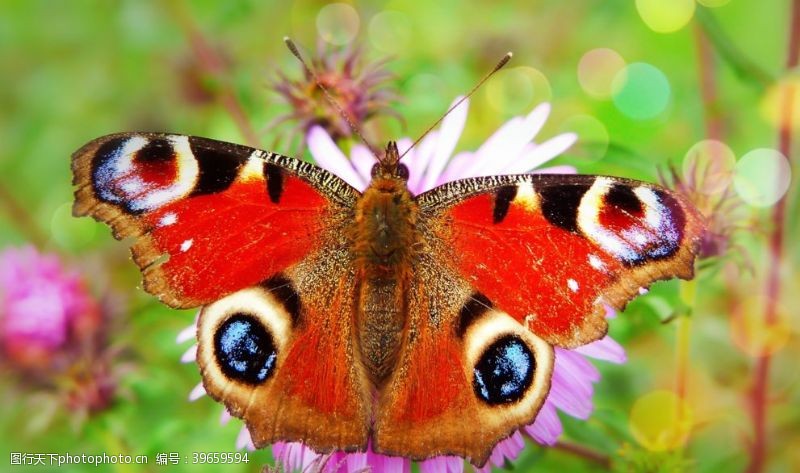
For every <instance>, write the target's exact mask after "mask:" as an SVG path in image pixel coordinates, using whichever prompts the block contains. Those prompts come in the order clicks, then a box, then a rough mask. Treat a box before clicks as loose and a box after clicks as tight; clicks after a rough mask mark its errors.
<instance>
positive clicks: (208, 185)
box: [73, 133, 358, 308]
mask: <svg viewBox="0 0 800 473" xmlns="http://www.w3.org/2000/svg"><path fill="white" fill-rule="evenodd" d="M73 172H74V176H75V178H74V183H75V184H76V185H77V187H78V188H77V190H76V192H75V205H74V207H73V213H74V214H75V215H76V216H80V215H91V216H93V217H94V218H95V219H97V220H101V221H103V222H105V223H107V224H109V225H110V226H111V228H112V229H113V232H114V236H115V237H116V238H117V239H122V238H127V237H133V238H134V242H133V246H132V248H131V251H132V253H133V259H134V261H135V262H136V264H138V265H139V267H140V268H141V269H142V272H143V273H144V288H145V289H146V290H147V291H148V292H150V293H152V294H154V295H156V296H157V297H159V299H161V300H162V301H163V302H164V303H166V304H168V305H170V306H172V307H176V308H187V307H196V306H199V305H203V304H207V303H210V302H213V301H215V300H217V299H219V298H220V297H222V296H224V295H226V294H230V293H232V292H234V291H236V290H239V289H242V288H244V287H249V286H253V285H255V284H257V283H260V282H261V281H264V280H266V279H268V278H269V277H271V276H272V275H274V274H277V273H279V272H280V271H282V270H284V269H286V268H287V267H289V266H291V265H292V264H295V263H297V262H298V261H300V260H301V259H302V258H303V257H304V256H305V255H306V254H307V253H308V252H309V250H310V249H314V246H315V245H317V246H318V245H319V242H321V241H322V240H321V238H319V236H320V235H319V234H320V233H321V231H322V229H324V228H326V227H325V225H326V223H325V222H327V221H330V220H331V218H332V217H333V216H336V215H338V214H340V213H342V212H347V209H351V208H352V206H353V204H354V202H355V200H356V198H357V196H358V192H357V191H356V190H355V189H353V188H351V187H350V186H349V185H347V184H346V183H345V182H344V181H342V180H341V179H339V178H337V177H336V176H334V175H332V174H330V173H328V172H326V171H324V170H323V169H320V168H318V167H316V166H313V165H312V164H310V163H305V162H303V161H298V160H296V159H292V158H289V157H286V156H281V155H277V154H274V153H268V152H264V151H261V150H255V149H252V148H248V147H246V146H240V145H234V144H230V143H224V142H220V141H215V140H210V139H206V138H197V137H189V136H182V135H168V134H156V133H123V134H117V135H108V136H105V137H102V138H98V139H96V140H94V141H92V142H90V143H88V144H87V145H86V146H84V147H83V148H81V149H80V150H78V151H77V152H76V153H75V154H74V155H73Z"/></svg>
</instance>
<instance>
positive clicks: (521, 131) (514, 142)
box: [476, 103, 550, 175]
mask: <svg viewBox="0 0 800 473" xmlns="http://www.w3.org/2000/svg"><path fill="white" fill-rule="evenodd" d="M548 115H550V104H549V103H543V104H540V105H539V106H538V107H536V108H534V109H533V111H531V113H529V114H528V115H527V116H526V117H525V118H524V119H523V120H522V123H521V124H520V125H519V126H518V127H514V128H512V129H511V130H509V134H508V136H506V137H504V138H503V140H502V144H503V147H502V148H501V149H499V150H498V151H496V152H493V153H495V154H493V155H492V156H491V159H484V160H483V161H482V162H478V163H476V164H478V165H479V166H480V168H478V169H477V170H476V173H477V174H479V175H484V174H487V173H488V172H489V171H490V172H491V173H492V174H500V173H502V174H507V173H509V171H510V168H511V166H512V165H513V163H515V162H517V160H518V159H519V157H520V154H522V152H523V150H524V149H526V145H529V144H530V142H531V140H533V138H534V137H535V136H536V135H537V134H538V133H539V131H541V129H542V126H544V122H545V121H546V120H547V116H548Z"/></svg>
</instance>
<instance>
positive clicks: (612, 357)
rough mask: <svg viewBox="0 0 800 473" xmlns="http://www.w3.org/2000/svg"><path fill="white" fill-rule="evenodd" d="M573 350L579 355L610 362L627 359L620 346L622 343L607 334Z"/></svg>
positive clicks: (622, 361)
mask: <svg viewBox="0 0 800 473" xmlns="http://www.w3.org/2000/svg"><path fill="white" fill-rule="evenodd" d="M574 350H575V351H576V352H578V353H580V354H581V355H584V356H590V357H592V358H597V359H598V360H603V361H609V362H611V363H625V362H626V361H627V360H628V356H627V355H626V354H625V349H624V348H622V345H620V344H619V343H617V341H616V340H614V339H613V338H611V337H609V336H605V337H603V338H602V339H600V340H597V341H595V342H592V343H590V344H588V345H584V346H582V347H578V348H575V349H574Z"/></svg>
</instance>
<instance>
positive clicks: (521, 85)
mask: <svg viewBox="0 0 800 473" xmlns="http://www.w3.org/2000/svg"><path fill="white" fill-rule="evenodd" d="M484 87H485V88H486V95H485V97H486V100H487V101H488V103H489V105H490V106H491V107H492V108H494V109H495V110H497V111H499V112H503V113H504V114H523V113H528V112H529V111H530V109H531V108H532V107H533V106H534V105H535V104H538V103H541V102H548V101H550V98H551V97H552V89H551V88H550V81H548V80H547V77H545V75H544V74H542V73H541V72H539V71H538V70H536V69H534V68H532V67H513V68H510V69H504V70H501V71H500V72H498V73H497V74H495V76H494V77H493V78H492V80H490V81H488V82H487V83H486V85H485V86H484Z"/></svg>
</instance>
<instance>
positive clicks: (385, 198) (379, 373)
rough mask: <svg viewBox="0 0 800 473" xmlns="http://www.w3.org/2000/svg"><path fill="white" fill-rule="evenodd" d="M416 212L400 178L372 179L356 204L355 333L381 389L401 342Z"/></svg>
mask: <svg viewBox="0 0 800 473" xmlns="http://www.w3.org/2000/svg"><path fill="white" fill-rule="evenodd" d="M417 213H418V209H417V205H416V203H414V202H413V200H412V197H411V194H410V193H409V192H408V190H407V188H406V184H405V181H403V180H401V179H392V178H379V179H375V180H373V182H372V183H371V184H370V187H369V188H367V190H366V191H365V192H364V194H363V196H362V197H361V199H360V200H359V202H358V203H357V204H356V221H355V226H354V233H355V235H354V240H355V254H356V267H357V272H358V273H357V274H358V275H359V285H360V287H359V290H358V296H359V301H358V326H357V329H356V330H357V333H358V342H359V348H360V350H361V355H362V362H363V364H364V366H365V368H366V369H367V372H368V373H369V374H370V378H371V379H372V381H373V383H374V384H375V385H377V386H379V385H380V384H381V383H382V382H383V381H384V380H385V379H386V378H387V376H388V375H389V374H390V373H391V372H392V371H393V369H394V365H395V361H396V359H397V353H398V352H399V349H400V346H401V345H402V342H403V340H402V334H403V329H404V327H405V325H406V315H407V312H408V311H407V307H406V305H407V301H406V299H407V297H406V294H407V284H408V281H409V273H410V271H411V267H412V261H413V258H414V253H413V251H414V247H415V244H416V242H417V240H418V238H417V233H416V219H417Z"/></svg>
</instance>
